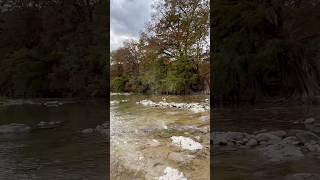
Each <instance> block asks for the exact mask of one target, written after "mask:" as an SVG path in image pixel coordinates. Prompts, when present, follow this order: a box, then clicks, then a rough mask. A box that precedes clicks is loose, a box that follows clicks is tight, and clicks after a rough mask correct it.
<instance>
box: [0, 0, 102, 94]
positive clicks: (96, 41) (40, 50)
mask: <svg viewBox="0 0 320 180" xmlns="http://www.w3.org/2000/svg"><path fill="white" fill-rule="evenodd" d="M3 3H4V4H2V5H3V7H7V8H3V9H1V12H0V14H1V19H0V24H1V26H0V27H1V28H0V29H1V30H0V32H1V33H0V42H1V44H0V94H1V95H3V96H15V97H16V96H22V97H66V96H81V97H86V96H105V94H106V93H105V90H106V88H107V86H106V84H107V83H106V82H107V80H106V77H107V69H106V56H105V54H106V53H105V51H106V49H107V48H106V45H105V44H106V38H107V37H106V33H105V32H106V26H105V25H106V18H107V17H106V14H105V12H106V4H105V2H104V1H100V0H97V1H79V0H74V1H62V0H58V1H53V0H43V1H35V0H28V1H23V2H22V1H16V0H13V1H4V2H3Z"/></svg>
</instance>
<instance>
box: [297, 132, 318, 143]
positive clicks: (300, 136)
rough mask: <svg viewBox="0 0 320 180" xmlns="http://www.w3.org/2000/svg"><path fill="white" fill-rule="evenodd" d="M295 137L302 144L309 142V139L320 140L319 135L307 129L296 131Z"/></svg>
mask: <svg viewBox="0 0 320 180" xmlns="http://www.w3.org/2000/svg"><path fill="white" fill-rule="evenodd" d="M296 137H297V138H298V139H299V141H301V142H302V143H304V144H307V143H310V142H311V141H315V142H320V137H319V136H317V135H316V134H314V133H312V132H308V131H305V132H301V133H297V134H296Z"/></svg>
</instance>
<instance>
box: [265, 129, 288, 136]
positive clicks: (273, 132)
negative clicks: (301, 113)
mask: <svg viewBox="0 0 320 180" xmlns="http://www.w3.org/2000/svg"><path fill="white" fill-rule="evenodd" d="M268 133H269V134H272V135H275V136H278V137H280V138H285V137H286V135H287V132H285V131H282V130H278V131H271V132H268Z"/></svg>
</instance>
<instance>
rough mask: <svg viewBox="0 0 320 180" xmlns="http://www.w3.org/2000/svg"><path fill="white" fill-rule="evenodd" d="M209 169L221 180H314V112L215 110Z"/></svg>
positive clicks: (318, 142) (317, 158) (317, 157)
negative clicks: (210, 167) (210, 165)
mask: <svg viewBox="0 0 320 180" xmlns="http://www.w3.org/2000/svg"><path fill="white" fill-rule="evenodd" d="M213 113H214V117H215V121H214V122H215V123H214V125H215V126H214V132H212V133H211V142H210V143H211V145H212V146H213V148H214V151H213V153H212V154H211V155H212V157H211V158H212V168H213V169H212V171H214V172H215V173H214V174H213V178H214V179H221V180H228V179H234V180H241V179H247V180H256V179H259V180H287V179H294V180H302V179H304V180H313V179H319V178H320V175H319V172H320V168H319V166H318V164H319V163H320V151H319V150H320V149H319V147H320V134H319V131H318V127H319V122H320V121H319V120H320V118H319V108H318V107H316V106H314V107H309V106H299V107H296V106H278V107H274V106H259V107H257V106H248V107H228V108H225V107H224V108H221V109H219V108H216V109H214V110H213Z"/></svg>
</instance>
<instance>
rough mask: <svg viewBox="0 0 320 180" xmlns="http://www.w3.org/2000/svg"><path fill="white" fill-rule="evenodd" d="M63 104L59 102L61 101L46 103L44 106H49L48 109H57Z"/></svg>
mask: <svg viewBox="0 0 320 180" xmlns="http://www.w3.org/2000/svg"><path fill="white" fill-rule="evenodd" d="M62 104H63V103H62V102H59V101H47V102H44V103H43V105H45V106H47V107H56V106H60V105H62Z"/></svg>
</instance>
